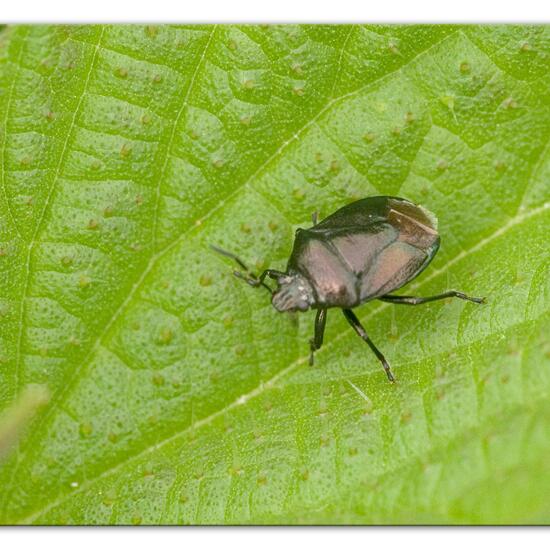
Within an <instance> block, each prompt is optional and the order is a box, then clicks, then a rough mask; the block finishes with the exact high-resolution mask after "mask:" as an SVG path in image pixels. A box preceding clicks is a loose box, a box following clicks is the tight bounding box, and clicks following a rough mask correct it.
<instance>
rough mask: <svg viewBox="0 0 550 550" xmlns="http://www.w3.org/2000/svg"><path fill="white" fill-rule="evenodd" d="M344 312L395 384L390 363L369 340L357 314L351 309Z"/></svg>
mask: <svg viewBox="0 0 550 550" xmlns="http://www.w3.org/2000/svg"><path fill="white" fill-rule="evenodd" d="M342 311H343V313H344V316H345V317H346V319H347V320H348V322H349V324H350V325H351V326H352V327H353V329H354V330H355V332H356V333H357V334H358V335H359V336H360V337H361V338H362V339H363V340H364V341H365V342H366V343H367V344H368V345H369V347H370V349H371V350H372V351H373V352H374V355H376V357H377V358H378V360H379V361H380V362H381V363H382V366H383V367H384V370H385V371H386V376H387V377H388V380H389V381H390V382H395V378H394V377H393V374H392V372H391V369H390V366H389V364H388V362H387V361H386V358H385V357H384V356H383V355H382V352H381V351H380V350H379V349H378V348H377V347H376V346H375V345H374V343H373V341H372V340H371V339H370V338H369V336H368V334H367V333H366V331H365V329H364V328H363V326H362V325H361V323H360V322H359V319H357V317H356V315H355V313H353V311H351V309H343V310H342Z"/></svg>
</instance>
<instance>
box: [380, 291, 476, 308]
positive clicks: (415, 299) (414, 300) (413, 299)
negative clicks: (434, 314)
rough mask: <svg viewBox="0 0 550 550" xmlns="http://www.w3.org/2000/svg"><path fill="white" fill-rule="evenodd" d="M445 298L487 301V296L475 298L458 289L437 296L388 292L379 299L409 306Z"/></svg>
mask: <svg viewBox="0 0 550 550" xmlns="http://www.w3.org/2000/svg"><path fill="white" fill-rule="evenodd" d="M445 298H460V299H461V300H468V301H470V302H475V303H476V304H483V303H485V298H475V297H473V296H466V294H464V293H462V292H458V291H456V290H449V291H447V292H444V293H443V294H437V295H436V296H426V297H425V298H422V297H420V296H394V295H392V294H387V295H386V296H380V298H378V299H379V300H382V301H383V302H390V303H392V304H405V305H408V306H418V305H420V304H425V303H426V302H433V301H435V300H444V299H445Z"/></svg>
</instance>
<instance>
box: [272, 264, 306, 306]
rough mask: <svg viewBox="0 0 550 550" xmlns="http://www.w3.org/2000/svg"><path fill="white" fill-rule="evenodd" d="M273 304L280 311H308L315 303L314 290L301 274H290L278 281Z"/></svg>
mask: <svg viewBox="0 0 550 550" xmlns="http://www.w3.org/2000/svg"><path fill="white" fill-rule="evenodd" d="M277 285H278V286H277V290H276V291H275V292H274V293H273V298H272V299H271V303H272V304H273V307H274V308H275V309H277V310H278V311H297V310H299V311H307V310H308V309H309V308H310V307H311V305H312V304H313V303H314V301H315V298H314V296H313V290H312V288H311V285H310V284H309V283H308V281H307V280H306V278H305V277H304V276H303V275H300V274H299V273H289V274H288V275H285V276H284V277H281V278H279V279H278V280H277Z"/></svg>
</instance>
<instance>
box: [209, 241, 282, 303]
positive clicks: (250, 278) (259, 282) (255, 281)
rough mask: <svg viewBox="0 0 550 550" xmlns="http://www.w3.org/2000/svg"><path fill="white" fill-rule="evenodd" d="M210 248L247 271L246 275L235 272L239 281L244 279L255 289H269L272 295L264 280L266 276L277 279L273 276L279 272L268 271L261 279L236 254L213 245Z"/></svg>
mask: <svg viewBox="0 0 550 550" xmlns="http://www.w3.org/2000/svg"><path fill="white" fill-rule="evenodd" d="M210 248H211V249H212V250H215V251H216V252H217V253H218V254H221V255H222V256H226V257H227V258H231V259H232V260H234V261H235V262H237V263H238V264H239V265H240V266H241V267H242V268H243V269H244V270H245V271H246V275H245V274H243V273H241V272H240V271H233V275H235V277H238V278H239V279H243V281H246V282H247V283H248V284H249V285H250V286H254V287H257V286H263V287H264V288H267V290H269V292H271V293H272V292H273V291H272V290H271V289H270V288H269V286H267V285H266V284H265V283H264V279H265V278H266V276H269V277H271V278H272V279H274V278H276V277H274V276H273V275H272V274H275V273H279V272H278V271H275V270H274V269H266V270H265V271H264V272H263V273H262V274H261V275H260V277H257V276H256V275H254V273H251V272H250V270H249V269H248V267H247V266H246V264H245V263H244V262H243V261H242V260H241V259H240V258H239V257H238V256H237V255H236V254H233V252H228V251H227V250H224V249H223V248H219V247H217V246H214V245H213V244H211V245H210ZM282 275H284V274H282Z"/></svg>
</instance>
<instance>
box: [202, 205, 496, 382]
mask: <svg viewBox="0 0 550 550" xmlns="http://www.w3.org/2000/svg"><path fill="white" fill-rule="evenodd" d="M439 242H440V239H439V235H438V232H437V219H436V217H435V216H434V215H433V214H432V213H431V212H429V211H428V210H426V209H425V208H423V207H422V206H418V205H416V204H414V203H412V202H410V201H408V200H406V199H402V198H399V197H387V196H380V197H368V198H365V199H361V200H358V201H356V202H353V203H351V204H348V205H347V206H344V207H343V208H340V209H339V210H337V211H336V212H334V213H333V214H331V215H330V216H328V217H327V218H325V219H324V220H322V221H320V222H319V223H317V216H316V215H314V217H313V227H310V228H309V229H297V230H296V236H295V240H294V247H293V249H292V253H291V254H290V258H289V260H288V264H287V267H286V271H284V272H283V271H277V270H275V269H266V270H265V271H264V272H263V273H262V274H261V275H260V276H259V277H258V276H256V275H254V274H252V273H251V272H250V271H249V270H248V268H247V267H246V264H245V263H244V262H243V261H242V260H240V259H239V258H238V257H237V256H236V255H235V254H232V253H231V252H227V251H226V250H222V249H221V248H218V247H214V246H213V247H212V248H213V249H214V250H215V251H217V252H219V253H220V254H223V255H224V256H227V257H229V258H231V259H233V260H234V261H235V262H237V264H238V265H239V266H240V267H241V268H242V269H243V270H244V272H245V273H243V272H241V271H234V272H233V273H234V275H235V276H236V277H239V278H241V279H243V280H244V281H246V282H247V283H248V284H249V285H251V286H253V287H260V286H262V287H264V288H266V289H267V290H269V292H270V293H271V302H272V304H273V306H274V307H275V309H277V310H278V311H281V312H282V311H306V310H307V309H309V308H312V309H316V310H317V315H316V317H315V330H314V336H313V338H312V339H311V340H310V350H311V352H310V359H309V362H310V365H313V357H314V353H315V351H317V350H318V349H319V348H320V347H321V345H322V344H323V335H324V331H325V325H326V320H327V310H328V309H329V308H336V307H337V308H340V309H342V312H343V313H344V316H345V317H346V319H347V320H348V322H349V323H350V325H351V326H352V327H353V329H354V330H355V332H356V333H357V334H358V335H359V336H360V337H361V338H362V339H363V340H364V341H365V342H366V343H367V344H368V345H369V347H370V349H371V350H372V351H373V352H374V354H375V355H376V357H377V358H378V360H379V361H380V362H381V363H382V366H383V367H384V370H385V371H386V375H387V376H388V379H389V380H390V382H393V381H394V377H393V374H392V372H391V370H390V366H389V364H388V362H387V361H386V359H385V357H384V355H383V354H382V353H381V352H380V350H378V348H377V347H376V346H375V345H374V343H373V342H372V340H371V339H370V338H369V336H368V334H367V332H366V331H365V329H364V328H363V326H362V325H361V323H360V322H359V319H358V318H357V317H356V315H355V313H353V311H352V309H353V308H355V307H357V306H359V305H361V304H364V303H365V302H370V301H371V300H375V299H376V300H382V301H384V302H389V303H392V304H404V305H410V306H416V305H419V304H425V303H426V302H433V301H434V300H442V299H444V298H451V297H454V298H460V299H462V300H469V301H470V302H475V303H478V304H479V303H483V302H484V301H485V299H484V298H474V297H471V296H467V295H466V294H464V293H462V292H458V291H456V290H448V291H447V292H444V293H442V294H437V295H435V296H426V297H418V296H399V295H394V294H391V292H394V291H395V290H397V289H399V288H401V287H402V286H404V285H405V284H407V283H408V282H409V281H411V280H412V279H414V278H415V277H416V276H418V275H419V274H420V273H421V272H422V271H423V270H424V269H425V268H426V267H427V266H428V264H429V263H430V262H431V260H432V259H433V257H434V256H435V254H436V252H437V250H438V249H439ZM267 277H269V278H270V279H274V280H275V281H276V283H277V287H276V288H275V290H272V289H271V288H270V287H269V286H268V285H267V284H266V282H265V279H266V278H267Z"/></svg>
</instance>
